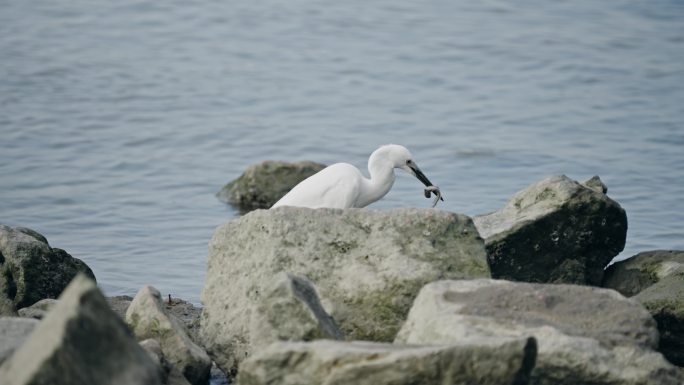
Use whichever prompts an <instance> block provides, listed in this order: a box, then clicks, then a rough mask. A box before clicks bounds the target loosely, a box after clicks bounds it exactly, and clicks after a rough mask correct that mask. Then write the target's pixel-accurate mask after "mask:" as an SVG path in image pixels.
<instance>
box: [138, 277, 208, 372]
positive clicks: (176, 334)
mask: <svg viewBox="0 0 684 385" xmlns="http://www.w3.org/2000/svg"><path fill="white" fill-rule="evenodd" d="M126 323H128V326H129V327H130V328H131V330H132V331H133V333H134V334H135V336H136V337H137V338H138V339H139V340H144V339H147V338H153V339H156V340H157V341H159V343H160V345H161V348H162V350H163V351H164V356H165V357H166V359H167V360H168V361H169V362H170V363H171V365H172V366H174V367H176V368H178V370H180V371H181V372H182V373H183V375H184V376H185V378H187V379H188V381H190V383H192V384H195V385H198V384H205V383H206V382H207V380H208V379H209V370H210V369H211V359H209V356H208V355H207V353H206V352H205V351H204V349H202V348H201V347H199V346H197V345H196V344H195V343H194V342H192V340H191V339H190V337H188V334H187V332H186V330H185V328H184V327H183V326H182V324H181V322H180V321H179V320H177V319H176V318H175V317H174V316H172V315H170V314H168V313H167V312H166V309H165V305H164V301H163V300H162V298H161V294H160V293H159V291H158V290H157V289H155V288H153V287H152V286H145V287H143V288H142V289H140V291H138V294H137V295H136V296H135V298H133V302H131V305H130V306H129V307H128V310H127V311H126Z"/></svg>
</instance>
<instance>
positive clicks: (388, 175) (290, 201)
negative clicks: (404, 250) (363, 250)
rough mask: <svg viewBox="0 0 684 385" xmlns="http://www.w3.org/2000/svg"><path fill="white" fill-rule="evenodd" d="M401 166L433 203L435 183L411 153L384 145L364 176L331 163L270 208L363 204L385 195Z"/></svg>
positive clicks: (370, 160) (437, 196) (348, 166)
mask: <svg viewBox="0 0 684 385" xmlns="http://www.w3.org/2000/svg"><path fill="white" fill-rule="evenodd" d="M395 168H398V169H402V170H404V171H406V172H408V173H409V174H411V175H413V176H415V177H416V178H418V180H420V181H421V182H423V184H425V186H427V188H426V189H425V197H427V198H429V197H430V195H431V194H435V202H434V204H433V205H432V207H434V206H435V205H437V202H438V200H440V199H441V200H444V199H442V196H441V193H440V191H439V188H438V187H437V186H433V185H432V183H431V182H430V180H429V179H428V178H427V177H426V176H425V174H423V172H422V171H420V168H418V165H416V162H415V161H414V160H413V155H411V153H410V152H409V150H407V149H406V147H404V146H400V145H398V144H387V145H384V146H381V147H380V148H378V149H377V150H375V151H373V153H372V154H371V156H370V158H368V172H369V173H370V179H369V178H366V177H365V176H364V175H363V174H362V173H361V171H359V169H357V168H356V167H354V166H352V165H351V164H349V163H335V164H333V165H330V166H328V167H326V168H324V169H323V170H321V171H319V172H317V173H316V174H314V175H311V176H310V177H308V178H306V179H304V180H303V181H301V182H300V183H299V184H298V185H296V186H295V187H294V188H292V190H290V192H288V193H287V194H285V196H284V197H282V198H281V199H280V200H279V201H278V202H276V203H275V204H274V205H273V207H272V208H275V207H280V206H298V207H309V208H320V207H332V208H341V209H344V208H350V207H365V206H368V205H369V204H371V203H373V202H375V201H377V200H378V199H380V198H382V197H384V196H385V194H387V192H388V191H389V190H390V189H391V188H392V185H393V184H394V178H395V175H394V169H395Z"/></svg>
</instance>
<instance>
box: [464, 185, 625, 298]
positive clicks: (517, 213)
mask: <svg viewBox="0 0 684 385" xmlns="http://www.w3.org/2000/svg"><path fill="white" fill-rule="evenodd" d="M598 182H600V180H598V181H596V180H594V181H593V182H591V183H589V181H588V182H587V183H589V184H590V185H591V186H593V187H592V188H590V187H586V186H584V185H582V184H579V183H577V182H576V181H573V180H571V179H570V178H568V177H566V176H553V177H548V178H546V179H544V180H542V181H540V182H537V183H535V184H533V185H531V186H529V187H527V188H525V189H524V190H522V191H520V192H518V193H516V194H515V195H514V196H513V197H512V198H511V199H510V200H509V201H508V203H506V205H505V206H504V207H503V208H501V209H499V210H498V211H495V212H493V213H491V214H487V215H481V216H477V217H474V218H473V221H474V222H475V225H476V226H477V229H478V231H479V232H480V235H481V236H482V237H483V238H484V239H485V245H486V247H487V257H488V259H489V265H490V267H491V269H492V277H494V278H502V279H509V280H514V281H526V282H551V283H578V284H591V285H599V284H600V283H601V279H602V277H603V269H604V267H605V266H606V265H607V264H608V263H609V262H610V261H611V260H612V259H613V257H614V256H616V255H617V254H618V253H619V252H620V251H622V249H623V248H624V246H625V238H626V235H627V216H626V214H625V211H624V210H623V209H622V207H620V205H619V204H618V203H617V202H615V201H613V200H612V199H610V198H608V197H607V196H606V195H605V194H603V193H601V192H599V191H597V190H595V189H594V188H596V186H597V183H598Z"/></svg>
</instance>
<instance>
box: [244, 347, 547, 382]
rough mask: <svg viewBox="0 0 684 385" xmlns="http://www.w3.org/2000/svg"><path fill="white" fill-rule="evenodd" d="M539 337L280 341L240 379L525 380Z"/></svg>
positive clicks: (258, 356)
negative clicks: (438, 342)
mask: <svg viewBox="0 0 684 385" xmlns="http://www.w3.org/2000/svg"><path fill="white" fill-rule="evenodd" d="M535 357H536V341H535V340H534V339H533V338H530V339H527V338H523V339H512V340H507V341H498V342H494V341H490V343H489V344H483V345H480V344H469V343H455V344H452V345H442V346H401V345H393V344H387V343H373V342H358V341H356V342H340V341H329V340H320V341H314V342H309V343H305V342H280V343H275V344H273V345H271V346H269V347H268V348H266V349H265V350H262V351H259V352H257V353H255V354H254V355H253V356H252V357H250V358H249V359H247V360H246V361H245V362H243V364H242V365H241V366H240V371H239V373H238V378H237V383H238V385H266V384H268V385H300V384H308V385H316V384H326V385H342V384H355V385H390V384H391V385H412V384H421V385H433V384H434V385H442V384H450V385H460V384H463V385H466V384H478V385H487V384H491V385H501V384H512V385H523V384H528V383H529V374H530V371H531V370H532V368H533V367H534V360H535Z"/></svg>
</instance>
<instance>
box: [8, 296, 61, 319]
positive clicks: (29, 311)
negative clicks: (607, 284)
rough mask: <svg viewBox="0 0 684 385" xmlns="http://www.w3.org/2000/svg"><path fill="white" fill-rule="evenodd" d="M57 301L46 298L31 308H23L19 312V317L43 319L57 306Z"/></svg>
mask: <svg viewBox="0 0 684 385" xmlns="http://www.w3.org/2000/svg"><path fill="white" fill-rule="evenodd" d="M57 302H58V301H57V300H56V299H53V298H45V299H41V300H40V301H38V302H36V303H34V304H33V305H31V306H29V307H24V308H21V309H19V310H18V311H17V313H18V314H19V317H26V318H35V319H43V317H45V315H46V314H47V313H48V312H49V311H50V309H52V308H53V307H55V305H57Z"/></svg>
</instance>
